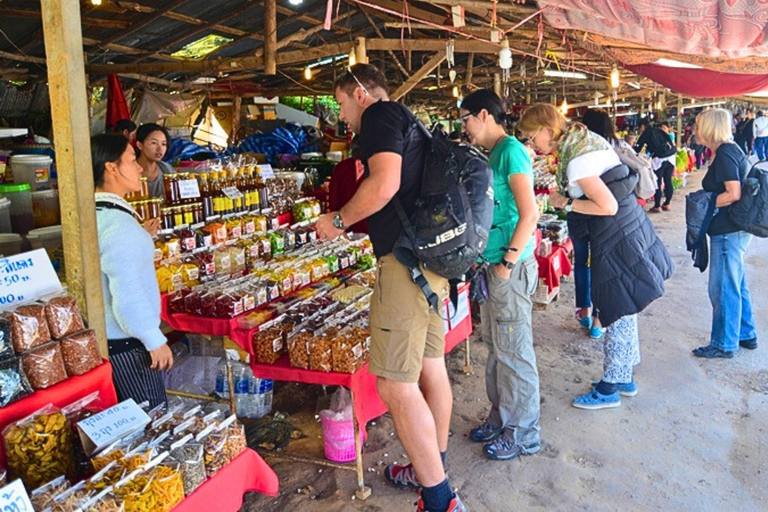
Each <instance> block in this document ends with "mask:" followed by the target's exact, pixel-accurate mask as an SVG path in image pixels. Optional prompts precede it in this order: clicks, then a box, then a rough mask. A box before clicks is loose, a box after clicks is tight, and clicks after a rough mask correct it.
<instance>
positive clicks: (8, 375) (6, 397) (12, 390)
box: [0, 357, 32, 407]
mask: <svg viewBox="0 0 768 512" xmlns="http://www.w3.org/2000/svg"><path fill="white" fill-rule="evenodd" d="M30 393H32V386H31V385H30V384H29V380H28V379H27V375H26V374H25V373H24V369H23V367H22V362H21V358H20V357H15V358H13V359H7V360H5V361H0V407H5V406H6V405H8V404H10V403H13V402H15V401H16V400H19V399H20V398H24V397H25V396H27V395H29V394H30Z"/></svg>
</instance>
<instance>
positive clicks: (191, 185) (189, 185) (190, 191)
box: [179, 180, 200, 199]
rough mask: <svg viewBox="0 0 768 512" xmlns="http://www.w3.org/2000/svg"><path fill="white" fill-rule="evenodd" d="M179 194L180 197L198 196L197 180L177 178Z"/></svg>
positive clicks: (193, 197) (191, 197)
mask: <svg viewBox="0 0 768 512" xmlns="http://www.w3.org/2000/svg"><path fill="white" fill-rule="evenodd" d="M179 195H180V196H181V198H182V199H196V198H198V197H200V187H198V185H197V180H179Z"/></svg>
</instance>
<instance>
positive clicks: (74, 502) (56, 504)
mask: <svg viewBox="0 0 768 512" xmlns="http://www.w3.org/2000/svg"><path fill="white" fill-rule="evenodd" d="M92 496H93V491H91V490H89V489H88V488H87V487H86V485H85V481H82V482H79V483H77V484H75V485H73V486H72V487H69V488H68V489H66V490H64V491H63V492H61V493H59V494H58V495H56V496H54V498H53V500H51V502H50V503H49V504H48V507H50V508H48V509H45V511H46V512H49V511H50V512H75V511H76V510H78V509H79V508H80V507H81V505H83V504H85V502H86V501H88V500H89V499H90V498H91V497H92ZM36 510H41V509H37V508H36Z"/></svg>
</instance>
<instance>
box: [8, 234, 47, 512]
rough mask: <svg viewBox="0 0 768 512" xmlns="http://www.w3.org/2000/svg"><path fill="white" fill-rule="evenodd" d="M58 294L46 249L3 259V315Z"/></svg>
mask: <svg viewBox="0 0 768 512" xmlns="http://www.w3.org/2000/svg"><path fill="white" fill-rule="evenodd" d="M58 290H61V283H60V282H59V278H58V277H57V276H56V271H55V270H53V265H51V259H50V258H49V257H48V253H47V252H45V249H37V250H34V251H30V252H25V253H22V254H17V255H15V256H10V257H8V258H2V259H0V311H2V310H4V309H9V308H12V307H13V306H15V305H16V304H18V303H20V302H27V301H31V300H35V299H37V298H38V297H40V296H42V295H45V294H48V293H52V292H56V291H58ZM0 510H1V509H0Z"/></svg>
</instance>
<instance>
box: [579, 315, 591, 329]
mask: <svg viewBox="0 0 768 512" xmlns="http://www.w3.org/2000/svg"><path fill="white" fill-rule="evenodd" d="M577 318H578V317H577ZM579 325H581V326H582V327H583V328H585V329H591V328H592V317H591V316H585V317H584V318H579Z"/></svg>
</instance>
